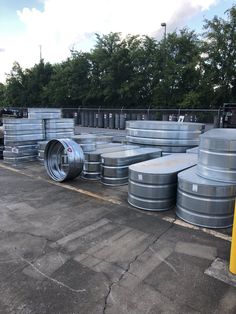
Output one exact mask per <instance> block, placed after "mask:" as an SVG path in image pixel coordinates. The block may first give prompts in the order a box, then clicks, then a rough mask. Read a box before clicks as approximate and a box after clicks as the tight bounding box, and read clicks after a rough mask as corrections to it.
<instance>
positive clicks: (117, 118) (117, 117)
mask: <svg viewBox="0 0 236 314" xmlns="http://www.w3.org/2000/svg"><path fill="white" fill-rule="evenodd" d="M119 128H120V114H119V113H115V129H119Z"/></svg>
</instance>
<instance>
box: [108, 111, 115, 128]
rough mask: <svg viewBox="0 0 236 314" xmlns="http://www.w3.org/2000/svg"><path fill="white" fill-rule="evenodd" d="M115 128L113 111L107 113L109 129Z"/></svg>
mask: <svg viewBox="0 0 236 314" xmlns="http://www.w3.org/2000/svg"><path fill="white" fill-rule="evenodd" d="M114 128H115V115H114V113H112V112H110V113H109V129H114Z"/></svg>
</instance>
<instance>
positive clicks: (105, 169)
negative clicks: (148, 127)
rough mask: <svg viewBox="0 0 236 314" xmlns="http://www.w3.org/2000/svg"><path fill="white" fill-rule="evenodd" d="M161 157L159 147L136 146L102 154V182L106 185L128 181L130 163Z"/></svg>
mask: <svg viewBox="0 0 236 314" xmlns="http://www.w3.org/2000/svg"><path fill="white" fill-rule="evenodd" d="M157 157H161V150H160V149H159V148H150V147H146V148H135V149H130V150H127V151H121V152H115V153H106V154H102V155H101V182H102V183H103V184H105V185H111V186H116V185H123V184H127V183H128V174H129V165H132V164H134V163H137V162H141V161H144V160H148V159H153V158H157Z"/></svg>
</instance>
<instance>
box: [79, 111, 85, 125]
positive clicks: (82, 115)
mask: <svg viewBox="0 0 236 314" xmlns="http://www.w3.org/2000/svg"><path fill="white" fill-rule="evenodd" d="M80 123H81V126H85V112H84V111H81V112H80Z"/></svg>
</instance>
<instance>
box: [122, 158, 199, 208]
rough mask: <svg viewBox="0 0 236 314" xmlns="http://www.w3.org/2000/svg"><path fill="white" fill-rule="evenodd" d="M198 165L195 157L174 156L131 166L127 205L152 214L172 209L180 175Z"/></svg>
mask: <svg viewBox="0 0 236 314" xmlns="http://www.w3.org/2000/svg"><path fill="white" fill-rule="evenodd" d="M196 163H197V156H196V155H195V154H173V155H169V156H165V157H161V158H156V159H152V160H148V161H144V162H141V163H137V164H134V165H131V166H129V191H128V202H129V203H130V204H131V205H132V206H134V207H137V208H140V209H144V210H149V211H164V210H168V209H171V208H173V207H174V205H175V201H176V188H177V174H178V173H179V172H180V171H183V170H185V169H187V168H189V167H192V166H194V165H196Z"/></svg>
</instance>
